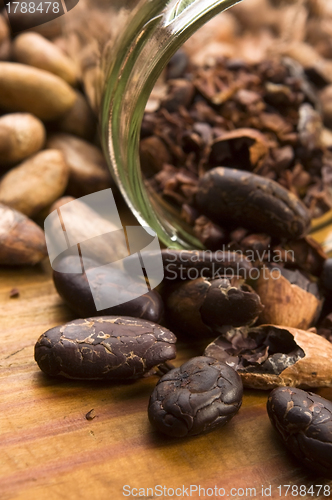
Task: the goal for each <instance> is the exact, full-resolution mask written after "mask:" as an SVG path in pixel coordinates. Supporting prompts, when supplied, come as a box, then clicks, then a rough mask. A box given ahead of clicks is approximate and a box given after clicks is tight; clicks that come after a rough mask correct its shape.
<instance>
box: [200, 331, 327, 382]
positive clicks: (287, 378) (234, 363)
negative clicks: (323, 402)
mask: <svg viewBox="0 0 332 500" xmlns="http://www.w3.org/2000/svg"><path fill="white" fill-rule="evenodd" d="M239 333H240V335H238V334H239ZM271 333H272V334H273V339H272V343H271V342H270V353H271V356H270V355H269V353H268V350H266V347H267V344H266V342H264V341H265V338H266V336H267V335H268V334H271ZM236 335H238V337H239V338H237V339H236V338H235V336H236ZM233 337H234V338H233ZM250 338H251V339H252V340H253V341H254V340H255V338H256V339H259V340H258V342H256V344H257V345H256V344H255V343H254V345H252V343H251V342H250ZM262 340H263V341H262ZM263 348H264V349H263ZM204 355H205V356H213V357H214V358H216V359H218V360H219V361H222V362H224V363H226V364H228V365H229V366H231V367H232V368H234V370H236V371H237V372H238V373H239V375H240V376H241V378H242V382H243V385H244V386H245V387H250V388H253V389H273V388H274V387H278V386H290V387H302V388H304V389H306V388H311V387H332V364H331V360H332V344H331V343H330V342H329V341H328V340H326V339H325V338H322V337H321V336H319V335H317V334H316V333H312V332H307V331H303V330H299V329H298V328H291V327H286V326H277V325H260V326H258V327H254V328H250V329H248V328H241V329H240V328H239V329H234V330H233V331H232V330H229V332H228V333H227V334H223V335H221V336H220V337H218V338H217V339H215V340H214V341H213V342H212V343H211V344H209V345H208V346H207V347H206V349H205V351H204Z"/></svg>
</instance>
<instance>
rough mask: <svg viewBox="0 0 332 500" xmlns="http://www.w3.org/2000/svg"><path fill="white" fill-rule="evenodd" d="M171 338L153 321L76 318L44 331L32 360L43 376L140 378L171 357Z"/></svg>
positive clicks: (168, 332)
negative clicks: (44, 374) (35, 362)
mask: <svg viewBox="0 0 332 500" xmlns="http://www.w3.org/2000/svg"><path fill="white" fill-rule="evenodd" d="M175 342H176V337H175V335H174V334H173V333H172V332H170V331H169V330H167V329H166V328H163V327H161V326H159V325H157V324H155V323H152V322H150V321H144V320H140V319H135V318H129V317H118V316H100V317H96V318H88V319H77V320H75V321H71V322H69V323H66V324H65V325H63V326H58V327H55V328H52V329H51V330H48V331H47V332H45V333H44V334H43V335H42V336H41V337H40V338H39V340H38V342H37V343H36V346H35V360H36V361H37V363H38V366H39V368H40V369H41V370H42V371H43V372H44V373H46V374H47V375H52V376H63V377H67V378H74V379H85V380H95V379H104V380H124V379H137V378H140V377H142V376H143V375H144V374H145V373H147V372H148V371H149V370H151V368H153V367H154V366H156V365H158V364H161V363H164V362H165V361H168V360H170V359H173V358H175V355H176V349H175Z"/></svg>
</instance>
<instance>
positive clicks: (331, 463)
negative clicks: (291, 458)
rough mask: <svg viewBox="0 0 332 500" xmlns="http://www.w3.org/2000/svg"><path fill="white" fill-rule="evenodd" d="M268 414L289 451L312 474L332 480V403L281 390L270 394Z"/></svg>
mask: <svg viewBox="0 0 332 500" xmlns="http://www.w3.org/2000/svg"><path fill="white" fill-rule="evenodd" d="M267 412H268V415H269V417H270V420H271V423H272V425H273V427H274V428H275V429H276V431H277V432H278V434H279V436H280V437H281V439H282V441H283V442H284V444H285V445H286V447H287V448H288V449H289V451H290V452H291V453H293V454H294V455H295V456H296V458H298V459H299V460H300V461H301V462H302V463H303V464H304V465H305V466H307V467H309V468H310V469H311V470H313V471H315V472H318V473H319V474H321V475H323V476H326V477H329V478H332V402H331V401H328V400H327V399H325V398H322V397H320V396H318V395H317V394H313V393H311V392H305V391H302V390H301V389H294V388H289V387H279V388H277V389H274V390H273V391H272V393H271V394H270V397H269V399H268V402H267Z"/></svg>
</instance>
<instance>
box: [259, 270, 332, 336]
mask: <svg viewBox="0 0 332 500" xmlns="http://www.w3.org/2000/svg"><path fill="white" fill-rule="evenodd" d="M252 286H253V288H254V290H255V291H256V292H257V293H258V295H259V296H260V298H261V301H262V303H263V305H264V306H265V307H264V309H263V310H262V312H261V314H260V316H259V322H260V323H264V324H265V323H267V324H273V325H287V326H291V327H294V328H300V329H301V330H307V329H308V328H310V327H311V326H312V325H313V324H315V322H316V320H317V319H318V317H319V314H320V312H321V310H322V306H323V299H322V297H321V296H320V294H319V291H318V286H317V285H316V283H314V282H313V281H311V280H309V279H308V278H307V277H306V276H304V275H303V274H302V273H300V271H298V270H295V271H293V270H290V269H285V268H280V269H279V267H274V268H271V269H269V268H268V267H266V266H264V269H263V270H262V271H261V273H260V276H259V278H258V279H257V280H255V281H253V283H252Z"/></svg>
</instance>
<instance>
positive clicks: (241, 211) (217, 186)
mask: <svg viewBox="0 0 332 500" xmlns="http://www.w3.org/2000/svg"><path fill="white" fill-rule="evenodd" d="M196 203H197V206H198V208H199V209H200V210H201V211H202V213H203V214H204V215H207V216H208V217H210V218H211V219H212V220H214V221H215V222H216V223H218V224H221V225H223V224H225V223H228V224H229V223H234V224H239V225H241V226H244V227H248V228H251V229H253V230H255V231H259V232H265V233H268V234H272V235H273V236H279V237H285V238H297V237H300V236H302V235H303V234H304V233H305V232H306V231H307V230H308V228H309V225H310V216H309V213H308V211H307V209H306V207H305V206H304V205H303V203H302V202H301V201H300V200H299V199H298V198H297V197H296V196H295V195H294V194H292V193H291V192H289V191H287V190H286V189H285V188H283V187H282V186H280V184H278V183H277V182H275V181H272V180H271V179H266V178H264V177H261V176H259V175H256V174H252V173H250V172H245V171H243V170H237V169H231V168H224V167H217V168H214V169H212V170H209V171H208V172H207V173H206V174H205V175H204V176H203V177H202V178H201V179H200V181H199V187H198V192H197V195H196Z"/></svg>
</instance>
